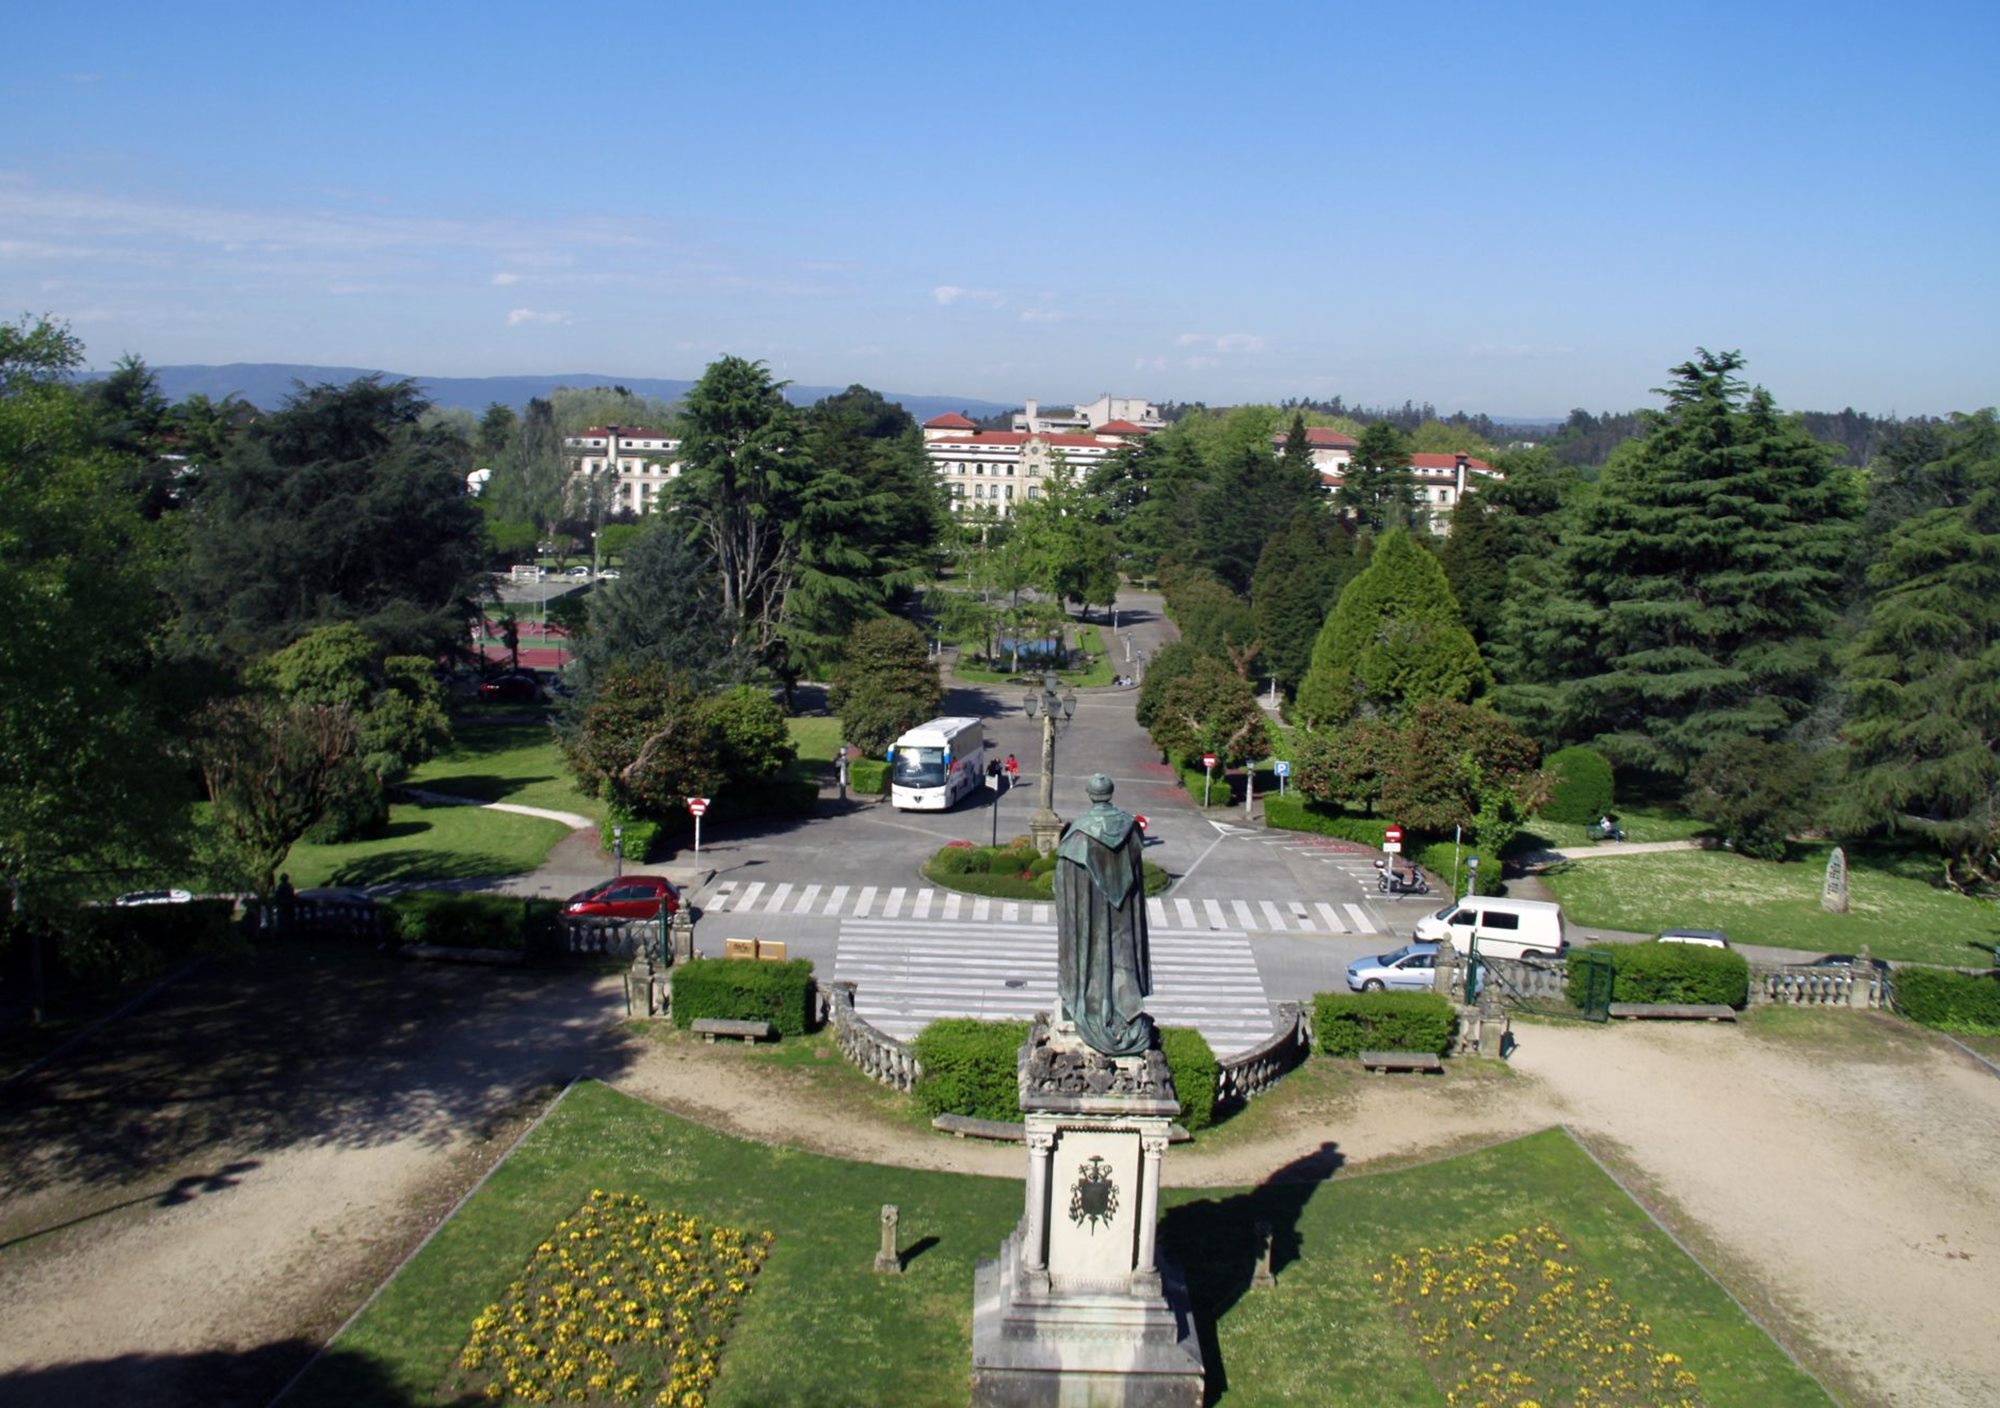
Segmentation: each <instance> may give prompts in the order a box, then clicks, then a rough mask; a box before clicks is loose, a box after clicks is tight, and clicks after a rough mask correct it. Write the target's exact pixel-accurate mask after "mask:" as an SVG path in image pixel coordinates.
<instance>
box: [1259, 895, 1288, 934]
mask: <svg viewBox="0 0 2000 1408" xmlns="http://www.w3.org/2000/svg"><path fill="white" fill-rule="evenodd" d="M1258 903H1259V904H1261V905H1262V906H1263V907H1264V917H1265V918H1266V919H1268V920H1269V921H1270V927H1271V928H1273V929H1282V928H1284V927H1285V916H1284V913H1283V912H1282V911H1281V910H1279V908H1278V907H1277V906H1276V905H1275V904H1272V903H1271V902H1270V901H1269V900H1259V901H1258Z"/></svg>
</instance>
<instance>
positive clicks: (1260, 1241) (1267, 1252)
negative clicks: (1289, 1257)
mask: <svg viewBox="0 0 2000 1408" xmlns="http://www.w3.org/2000/svg"><path fill="white" fill-rule="evenodd" d="M1256 1237H1257V1269H1256V1270H1255V1271H1254V1272H1252V1273H1251V1274H1250V1284H1251V1285H1252V1286H1253V1287H1255V1288H1256V1289H1258V1290H1260V1291H1262V1290H1269V1289H1270V1288H1271V1287H1273V1286H1275V1285H1277V1284H1278V1278H1277V1276H1276V1275H1275V1274H1274V1273H1273V1272H1272V1270H1271V1224H1270V1223H1268V1222H1263V1221H1260V1222H1258V1224H1257V1227H1256Z"/></svg>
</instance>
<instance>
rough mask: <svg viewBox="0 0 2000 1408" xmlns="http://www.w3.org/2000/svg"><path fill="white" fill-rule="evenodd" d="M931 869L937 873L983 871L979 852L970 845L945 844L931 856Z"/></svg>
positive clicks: (960, 873) (957, 873) (959, 873)
mask: <svg viewBox="0 0 2000 1408" xmlns="http://www.w3.org/2000/svg"><path fill="white" fill-rule="evenodd" d="M931 869H932V871H934V872H935V873H937V874H939V875H970V874H972V873H973V872H974V871H975V870H976V871H980V872H981V873H984V869H985V867H984V866H982V865H981V864H980V860H979V853H978V852H977V851H975V850H974V849H973V848H972V847H970V846H946V847H945V848H944V849H943V850H941V851H939V852H938V853H937V854H936V855H934V856H932V857H931Z"/></svg>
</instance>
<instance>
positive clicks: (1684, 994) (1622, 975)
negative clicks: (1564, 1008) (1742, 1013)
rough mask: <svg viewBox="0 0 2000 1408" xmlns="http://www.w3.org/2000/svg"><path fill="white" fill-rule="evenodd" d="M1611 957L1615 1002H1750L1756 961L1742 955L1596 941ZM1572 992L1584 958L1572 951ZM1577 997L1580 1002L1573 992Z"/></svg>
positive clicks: (1594, 948) (1707, 949)
mask: <svg viewBox="0 0 2000 1408" xmlns="http://www.w3.org/2000/svg"><path fill="white" fill-rule="evenodd" d="M1584 951H1585V952H1589V953H1608V954H1610V955H1611V1000H1612V1001H1613V1002H1704V1003H1720V1004H1721V1005H1723V1006H1725V1007H1742V1006H1743V1005H1744V1004H1745V1003H1747V1002H1748V1001H1749V1000H1750V964H1749V962H1748V960H1746V959H1745V958H1744V957H1743V955H1742V954H1740V953H1736V952H1734V951H1732V950H1730V949H1726V948H1710V947H1708V946H1707V945H1706V944H1662V943H1643V944H1592V945H1591V946H1590V947H1589V948H1588V949H1586V950H1584ZM1566 962H1567V964H1568V968H1569V979H1568V990H1569V991H1570V992H1571V993H1572V994H1573V993H1574V992H1575V991H1576V983H1577V971H1578V969H1579V968H1580V967H1581V966H1582V960H1581V959H1580V958H1578V957H1577V955H1576V954H1575V953H1574V952H1572V953H1571V954H1570V956H1569V958H1568V959H1567V960H1566ZM1571 1001H1575V998H1574V997H1573V996H1572V998H1571Z"/></svg>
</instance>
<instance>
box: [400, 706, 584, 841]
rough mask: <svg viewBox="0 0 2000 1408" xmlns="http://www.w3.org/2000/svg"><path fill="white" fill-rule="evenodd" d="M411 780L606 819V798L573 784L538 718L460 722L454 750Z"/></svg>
mask: <svg viewBox="0 0 2000 1408" xmlns="http://www.w3.org/2000/svg"><path fill="white" fill-rule="evenodd" d="M409 784H410V785H411V786H412V787H426V788H429V789H430V790H431V791H433V792H446V793H450V794H451V795H452V796H455V797H477V798H478V799H479V800H480V801H482V802H514V803H518V804H519V805H521V806H526V807H552V808H554V809H555V810H557V811H565V812H581V813H582V814H583V815H585V816H587V817H590V818H592V819H593V820H596V821H602V820H604V803H603V802H602V801H600V800H599V799H597V798H595V797H590V796H586V795H585V794H584V793H583V792H582V791H581V790H580V789H579V788H578V787H577V785H576V778H575V777H574V776H573V775H572V774H571V772H570V770H569V767H568V765H567V764H566V763H564V762H563V758H562V753H561V752H560V751H559V750H558V749H557V748H556V741H555V735H554V734H552V733H551V732H550V731H549V728H548V726H547V725H546V724H542V723H525V724H498V723H495V724H474V725H470V726H467V727H461V728H460V729H459V730H458V742H457V744H456V745H455V746H454V747H453V748H452V750H451V751H450V752H449V753H445V754H443V755H441V756H439V757H435V758H432V759H431V760H430V761H429V762H427V763H425V764H423V765H422V766H421V767H418V768H417V769H416V770H415V771H413V772H412V773H411V774H410V777H409Z"/></svg>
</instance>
